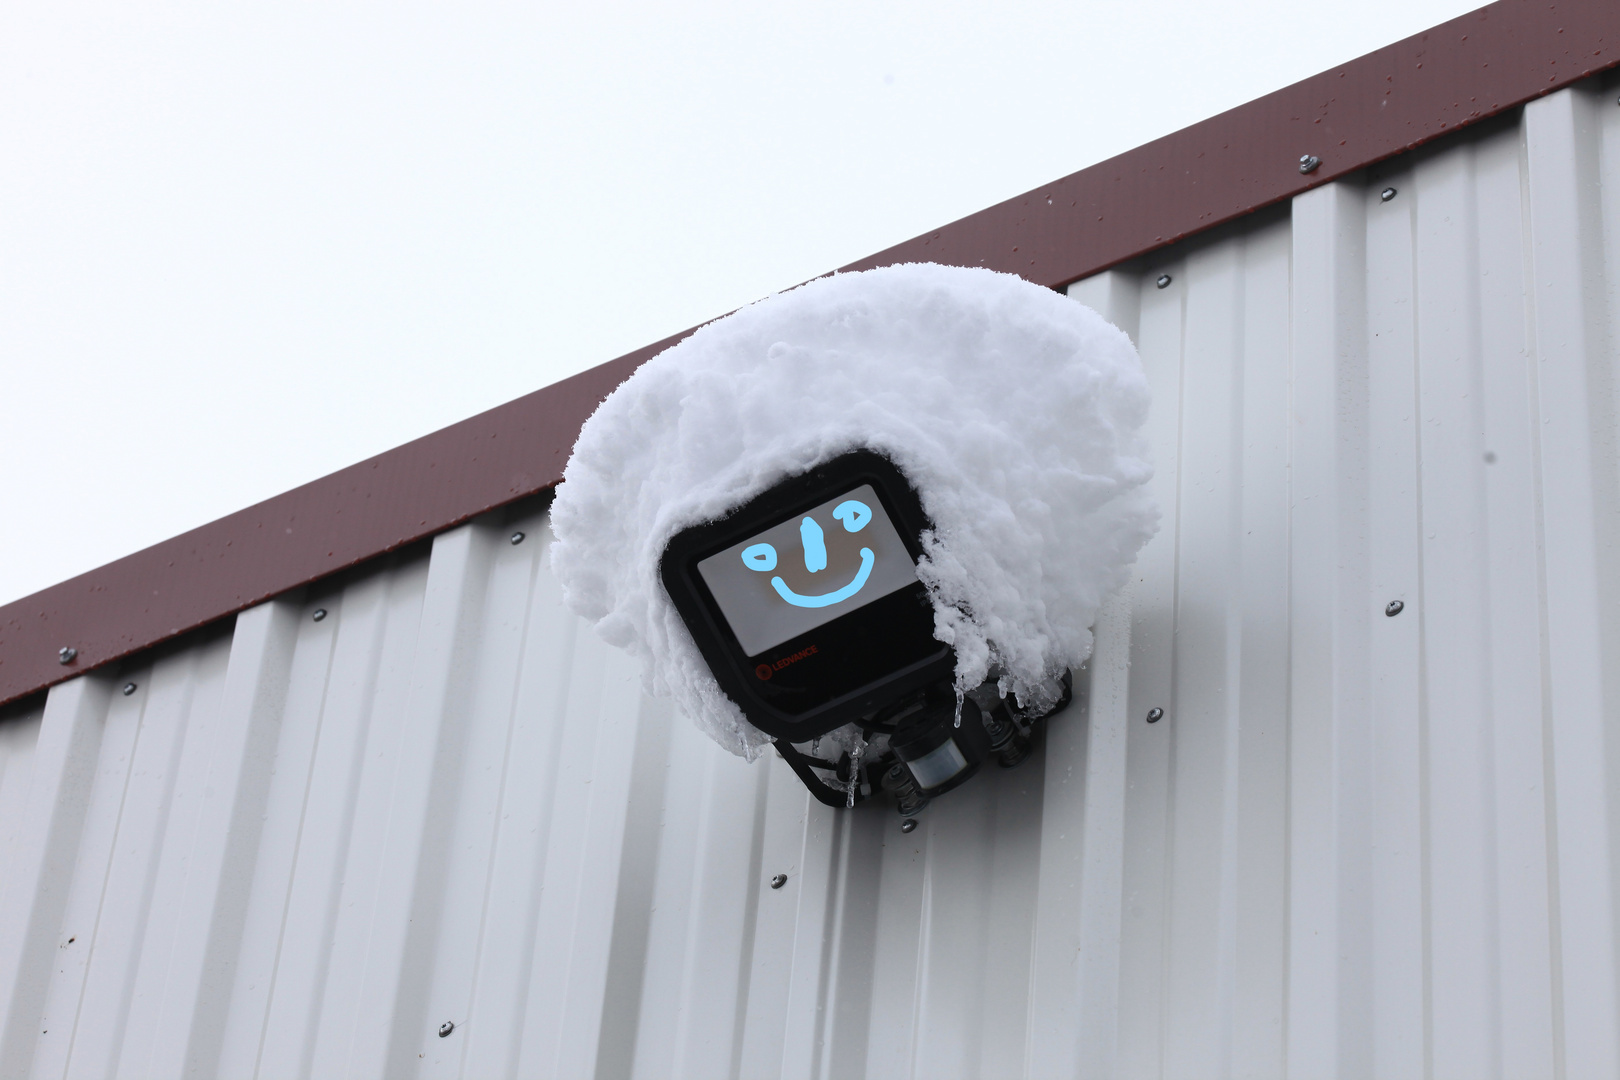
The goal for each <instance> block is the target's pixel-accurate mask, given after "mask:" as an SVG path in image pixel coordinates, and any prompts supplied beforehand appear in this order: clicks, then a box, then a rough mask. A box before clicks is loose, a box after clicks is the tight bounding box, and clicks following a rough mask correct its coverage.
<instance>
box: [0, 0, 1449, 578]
mask: <svg viewBox="0 0 1620 1080" xmlns="http://www.w3.org/2000/svg"><path fill="white" fill-rule="evenodd" d="M1475 6H1478V5H1477V3H1475V2H1473V0H1463V2H1458V0H1355V2H1354V3H1352V2H1349V0H1314V2H1309V3H1306V2H1301V0H1234V2H1230V3H1211V2H1209V0H1159V2H1156V3H1142V2H1118V0H1108V2H1097V0H1069V2H1067V3H1063V4H1055V3H1009V2H1006V0H1002V2H999V3H994V4H987V3H982V2H979V3H959V2H956V0H933V2H928V3H922V2H915V0H879V2H873V0H867V2H864V3H836V2H835V3H820V4H816V5H813V6H812V5H808V4H801V5H765V4H750V5H742V4H738V5H720V4H698V3H685V4H678V5H667V4H666V5H651V4H641V5H608V4H596V5H587V4H577V3H576V4H568V5H562V4H529V5H509V6H497V5H489V4H474V3H464V4H435V5H421V4H388V5H383V4H365V5H362V4H353V3H324V4H308V3H290V2H279V3H259V4H220V3H217V2H210V3H187V2H174V3H167V4H148V5H116V6H115V5H111V4H107V5H102V6H78V5H73V4H67V3H60V2H54V0H53V2H50V3H44V2H35V0H13V2H11V3H8V4H5V5H3V6H0V147H3V151H0V604H3V603H6V602H8V601H11V600H14V599H16V598H18V597H21V596H25V595H27V594H29V593H31V592H34V591H36V590H38V589H41V588H44V587H45V586H47V585H50V584H52V583H54V582H57V581H60V580H63V579H64V578H67V577H71V576H72V575H74V574H78V573H82V572H83V571H86V570H89V569H92V568H94V567H96V566H98V565H100V564H102V563H105V562H108V561H109V560H112V559H114V558H117V557H118V556H120V555H124V554H127V553H129V552H131V551H135V550H138V549H139V548H142V547H145V546H146V545H148V544H152V543H155V542H157V541H159V540H162V539H164V538H166V537H169V536H172V535H174V534H175V533H178V532H181V531H183V530H185V529H188V528H191V527H193V526H196V525H199V524H202V523H204V522H206V521H209V520H211V519H213V518H216V517H219V516H220V515H222V514H226V513H229V512H230V511H232V510H236V509H239V508H240V507H243V506H246V505H249V504H251V503H254V502H257V501H259V500H261V499H264V498H268V497H269V496H271V495H274V494H276V493H277V492H280V491H283V490H285V489H287V488H289V487H292V486H294V485H297V484H300V483H303V482H304V481H307V480H311V479H313V478H315V477H317V476H320V475H322V474H324V473H328V472H331V471H332V470H334V469H337V468H341V467H342V466H344V465H347V464H350V463H351V462H354V461H357V460H359V459H361V458H364V457H368V456H370V455H372V454H375V453H378V452H379V451H382V450H386V449H388V448H389V447H391V446H395V445H397V444H399V443H401V442H404V441H405V440H407V439H411V438H414V437H415V436H418V435H421V434H424V433H426V432H428V431H431V430H433V429H435V428H439V427H442V426H444V425H445V424H449V423H452V422H454V421H456V420H459V419H461V418H463V417H466V416H469V415H471V414H473V413H476V412H479V411H481V410H483V409H486V408H489V407H491V406H493V405H497V404H499V403H501V402H503V401H507V400H509V399H511V398H513V397H516V396H518V395H520V394H523V393H526V392H527V391H529V390H533V389H535V388H537V387H540V386H544V385H546V384H547V383H551V382H555V381H556V380H558V379H560V378H563V377H564V376H567V375H569V374H572V373H573V372H576V371H580V370H582V369H584V368H587V367H590V366H592V365H595V364H598V363H601V362H602V361H604V360H609V359H611V358H613V357H615V356H618V355H620V354H622V353H625V352H628V351H629V350H631V349H633V348H636V347H637V346H640V345H644V344H647V343H648V342H651V341H655V340H657V339H659V338H662V337H664V336H666V335H668V334H671V333H674V332H676V331H679V330H682V329H685V328H686V327H689V326H692V325H694V324H696V323H699V322H701V321H703V320H705V319H708V318H712V317H713V316H715V315H718V314H721V313H724V312H726V311H729V310H731V309H732V308H735V307H737V306H739V305H741V304H744V303H747V302H748V301H750V300H754V299H757V298H759V297H761V296H764V295H766V294H768V293H771V292H774V291H776V290H778V289H782V288H785V287H788V286H791V285H794V284H796V283H798V282H800V281H803V280H805V279H807V278H810V277H813V276H815V275H817V274H820V273H822V272H824V271H826V270H829V269H832V268H833V267H836V266H839V265H842V264H844V263H847V262H851V261H853V260H855V259H857V258H859V257H861V256H863V255H867V254H870V253H871V252H873V251H876V250H879V249H881V248H884V247H887V246H888V245H890V244H893V243H896V242H898V241H900V240H904V239H906V238H908V237H911V236H914V235H916V234H918V233H920V232H923V231H925V230H927V229H929V228H932V227H934V226H937V225H941V224H944V223H945V222H947V221H950V220H953V219H955V218H958V217H961V216H963V215H964V214H968V213H971V212H973V211H974V210H978V209H980V208H982V207H984V206H988V205H990V204H991V203H994V202H998V201H1000V200H1001V199H1004V198H1007V197H1009V196H1012V195H1016V194H1018V193H1019V192H1022V191H1025V190H1027V189H1029V188H1031V187H1034V186H1036V185H1038V184H1041V183H1043V182H1045V181H1048V180H1052V179H1055V178H1057V177H1059V176H1062V175H1064V174H1066V173H1070V172H1073V171H1074V170H1076V169H1079V168H1082V167H1084V166H1086V165H1090V164H1092V163H1094V162H1097V161H1101V160H1103V159H1104V158H1107V157H1110V156H1112V155H1114V154H1117V153H1119V152H1121V151H1123V150H1126V149H1129V148H1130V147H1132V146H1135V145H1137V144H1139V143H1142V142H1145V141H1147V140H1149V139H1152V138H1155V137H1157V136H1159V135H1163V134H1165V133H1167V132H1170V131H1174V130H1175V129H1177V128H1180V127H1184V126H1186V125H1187V124H1190V123H1193V122H1194V121H1197V120H1200V119H1202V118H1204V117H1206V116H1210V115H1212V114H1214V113H1217V112H1220V111H1222V110H1224V109H1227V108H1230V107H1232V106H1234V105H1238V104H1241V103H1242V102H1244V101H1247V100H1249V99H1250V98H1253V97H1256V96H1258V95H1260V94H1263V93H1265V92H1267V91H1269V90H1273V89H1276V88H1278V87H1280V86H1284V85H1287V84H1288V83H1291V82H1294V81H1295V80H1297V79H1300V78H1303V77H1305V76H1307V75H1311V74H1313V73H1315V72H1317V71H1320V70H1322V69H1324V68H1327V67H1330V66H1332V65H1333V64H1335V63H1338V62H1340V61H1343V60H1346V59H1349V58H1351V57H1353V56H1357V55H1360V54H1361V53H1364V52H1367V51H1368V50H1370V49H1374V48H1376V47H1378V46H1380V45H1384V44H1387V43H1388V42H1391V41H1395V40H1397V39H1399V38H1402V37H1405V36H1407V35H1409V34H1412V33H1415V32H1417V31H1419V30H1422V29H1425V28H1426V27H1428V26H1431V25H1433V24H1435V23H1438V22H1441V21H1444V20H1445V19H1448V18H1451V17H1453V16H1455V15H1458V14H1461V13H1462V12H1464V11H1467V10H1469V9H1471V8H1473V7H1475Z"/></svg>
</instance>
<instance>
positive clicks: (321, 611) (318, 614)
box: [310, 607, 326, 622]
mask: <svg viewBox="0 0 1620 1080" xmlns="http://www.w3.org/2000/svg"><path fill="white" fill-rule="evenodd" d="M310 618H312V619H314V620H315V621H316V622H320V621H321V620H322V619H324V618H326V609H325V608H323V607H318V608H316V609H315V614H313V615H311V616H310Z"/></svg>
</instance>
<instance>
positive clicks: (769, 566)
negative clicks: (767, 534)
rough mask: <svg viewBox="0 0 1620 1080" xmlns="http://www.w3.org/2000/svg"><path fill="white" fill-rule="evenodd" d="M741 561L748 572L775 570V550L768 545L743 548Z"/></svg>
mask: <svg viewBox="0 0 1620 1080" xmlns="http://www.w3.org/2000/svg"><path fill="white" fill-rule="evenodd" d="M742 561H743V563H744V565H746V566H747V567H748V569H750V570H759V571H765V570H775V569H776V549H775V548H773V547H771V545H769V544H753V545H750V546H749V547H745V548H743V553H742Z"/></svg>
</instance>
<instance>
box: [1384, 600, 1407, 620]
mask: <svg viewBox="0 0 1620 1080" xmlns="http://www.w3.org/2000/svg"><path fill="white" fill-rule="evenodd" d="M1405 610H1406V605H1405V604H1403V603H1401V602H1400V601H1399V600H1391V601H1390V602H1389V603H1387V604H1385V605H1384V614H1385V615H1388V616H1389V617H1390V618H1392V619H1393V618H1394V617H1395V616H1397V615H1399V614H1400V613H1401V612H1403V611H1405Z"/></svg>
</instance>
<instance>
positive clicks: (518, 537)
mask: <svg viewBox="0 0 1620 1080" xmlns="http://www.w3.org/2000/svg"><path fill="white" fill-rule="evenodd" d="M521 543H523V534H522V533H520V532H515V533H513V534H512V544H513V546H514V547H515V546H516V545H518V544H521Z"/></svg>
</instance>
